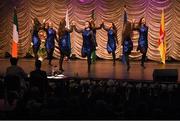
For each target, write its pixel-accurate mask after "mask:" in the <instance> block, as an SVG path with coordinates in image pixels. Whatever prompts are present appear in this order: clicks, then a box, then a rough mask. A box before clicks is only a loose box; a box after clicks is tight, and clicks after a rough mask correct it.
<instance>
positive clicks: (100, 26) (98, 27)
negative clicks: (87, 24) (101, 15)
mask: <svg viewBox="0 0 180 121" xmlns="http://www.w3.org/2000/svg"><path fill="white" fill-rule="evenodd" d="M102 27H103V24H100V25H99V26H95V29H96V30H99V29H101V28H102Z"/></svg>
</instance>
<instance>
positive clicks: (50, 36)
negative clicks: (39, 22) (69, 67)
mask: <svg viewBox="0 0 180 121" xmlns="http://www.w3.org/2000/svg"><path fill="white" fill-rule="evenodd" d="M45 29H46V32H47V39H46V44H45V45H46V52H47V59H48V60H49V65H52V64H51V61H52V58H53V52H54V47H55V41H54V40H55V39H56V40H57V36H56V31H55V30H54V29H53V24H52V22H48V23H47V24H46V28H45Z"/></svg>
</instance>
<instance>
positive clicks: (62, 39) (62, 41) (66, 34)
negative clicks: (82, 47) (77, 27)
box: [58, 18, 73, 72]
mask: <svg viewBox="0 0 180 121" xmlns="http://www.w3.org/2000/svg"><path fill="white" fill-rule="evenodd" d="M72 31H73V27H72V26H70V29H68V28H66V21H65V18H63V19H62V20H61V22H60V24H59V30H58V35H59V39H58V44H59V49H60V54H61V56H60V60H59V70H60V71H61V72H63V71H64V70H63V67H62V64H63V60H64V57H65V56H67V57H69V56H70V54H71V46H70V33H71V32H72Z"/></svg>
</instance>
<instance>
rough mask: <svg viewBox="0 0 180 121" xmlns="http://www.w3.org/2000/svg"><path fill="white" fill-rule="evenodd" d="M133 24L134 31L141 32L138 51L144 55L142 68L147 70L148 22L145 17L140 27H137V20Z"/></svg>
mask: <svg viewBox="0 0 180 121" xmlns="http://www.w3.org/2000/svg"><path fill="white" fill-rule="evenodd" d="M133 23H134V24H133V29H135V30H138V31H139V40H138V47H137V51H138V50H140V52H141V53H142V58H141V66H142V67H143V68H145V66H144V62H145V59H146V53H147V49H148V26H146V20H145V18H144V17H143V18H141V19H140V21H139V24H138V26H135V20H134V21H133Z"/></svg>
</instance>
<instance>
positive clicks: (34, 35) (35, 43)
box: [32, 29, 41, 59]
mask: <svg viewBox="0 0 180 121" xmlns="http://www.w3.org/2000/svg"><path fill="white" fill-rule="evenodd" d="M32 43H33V53H34V56H35V59H38V54H37V53H38V50H39V47H40V44H41V40H40V38H39V35H38V30H37V29H33V33H32Z"/></svg>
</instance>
